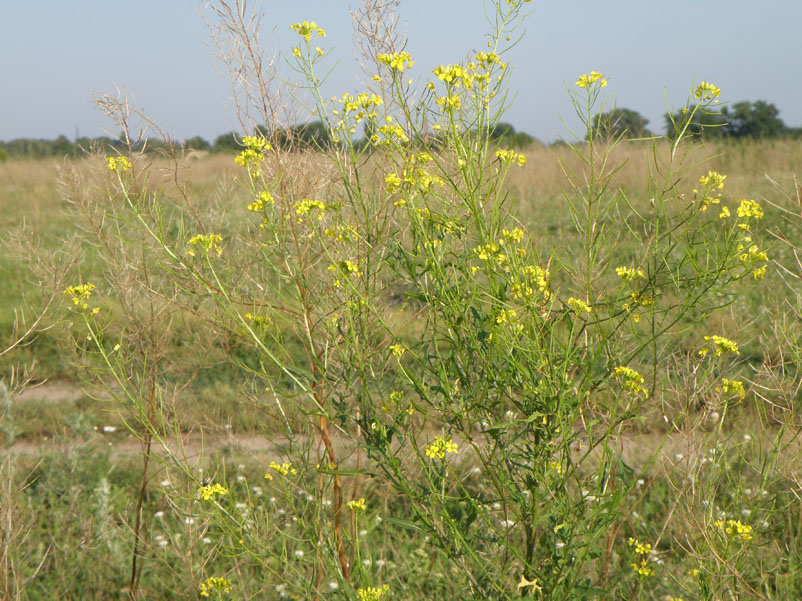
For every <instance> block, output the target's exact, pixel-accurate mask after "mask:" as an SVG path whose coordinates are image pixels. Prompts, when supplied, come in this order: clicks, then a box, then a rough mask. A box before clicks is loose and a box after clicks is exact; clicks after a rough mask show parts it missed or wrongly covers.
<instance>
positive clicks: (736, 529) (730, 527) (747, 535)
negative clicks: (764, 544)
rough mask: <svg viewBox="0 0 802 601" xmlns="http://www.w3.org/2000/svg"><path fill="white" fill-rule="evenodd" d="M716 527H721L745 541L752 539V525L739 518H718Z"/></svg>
mask: <svg viewBox="0 0 802 601" xmlns="http://www.w3.org/2000/svg"><path fill="white" fill-rule="evenodd" d="M715 526H716V528H720V529H721V530H723V531H724V534H726V535H727V536H729V537H732V538H736V539H740V540H741V541H743V542H745V543H746V542H749V541H750V540H752V538H753V537H752V526H749V525H748V524H743V523H741V522H739V521H738V520H727V521H726V522H725V521H724V520H717V521H716V522H715Z"/></svg>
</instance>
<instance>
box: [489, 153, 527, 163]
mask: <svg viewBox="0 0 802 601" xmlns="http://www.w3.org/2000/svg"><path fill="white" fill-rule="evenodd" d="M496 158H497V159H498V160H499V161H501V162H502V163H504V164H505V165H511V164H512V163H513V162H517V163H518V165H519V166H520V167H523V166H524V165H526V155H525V154H522V153H519V152H515V151H514V150H497V151H496Z"/></svg>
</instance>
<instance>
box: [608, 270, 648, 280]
mask: <svg viewBox="0 0 802 601" xmlns="http://www.w3.org/2000/svg"><path fill="white" fill-rule="evenodd" d="M615 272H616V273H617V274H618V277H620V278H621V279H622V280H624V281H625V282H632V281H634V280H635V278H645V277H646V276H645V275H644V274H643V271H642V270H640V269H634V268H632V267H616V268H615Z"/></svg>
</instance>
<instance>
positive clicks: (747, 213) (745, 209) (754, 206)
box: [737, 200, 763, 219]
mask: <svg viewBox="0 0 802 601" xmlns="http://www.w3.org/2000/svg"><path fill="white" fill-rule="evenodd" d="M737 213H738V217H740V218H741V219H749V218H750V217H754V218H755V219H761V218H762V217H763V208H762V207H761V206H760V205H759V204H758V203H756V202H755V201H754V200H742V201H741V203H740V205H739V206H738V210H737Z"/></svg>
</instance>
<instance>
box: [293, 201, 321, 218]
mask: <svg viewBox="0 0 802 601" xmlns="http://www.w3.org/2000/svg"><path fill="white" fill-rule="evenodd" d="M293 208H294V209H295V214H296V215H298V217H305V216H307V215H310V216H311V215H312V214H314V212H315V211H319V212H318V213H317V220H318V221H321V220H322V219H323V216H324V215H325V213H326V209H328V208H329V207H327V206H326V203H324V202H321V201H319V200H310V199H308V198H304V199H302V200H300V201H299V202H296V203H295V204H294V205H293Z"/></svg>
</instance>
